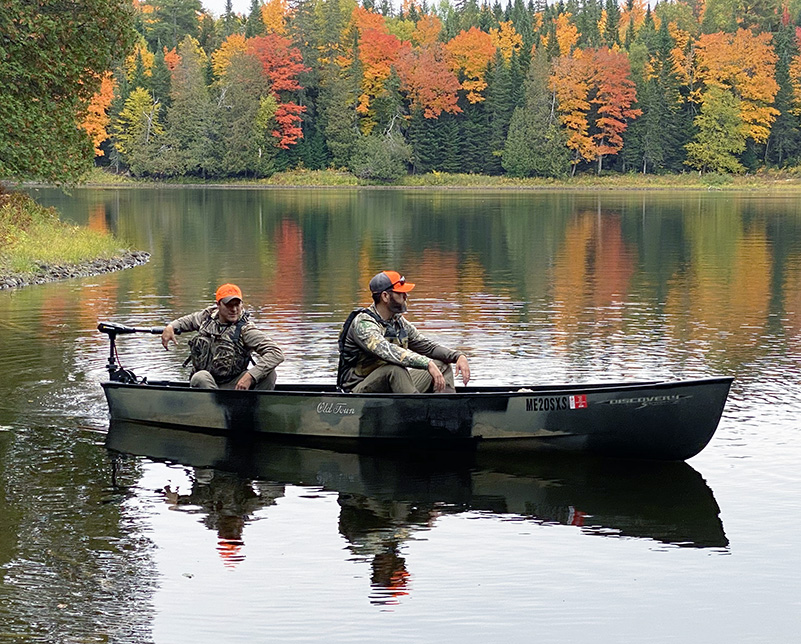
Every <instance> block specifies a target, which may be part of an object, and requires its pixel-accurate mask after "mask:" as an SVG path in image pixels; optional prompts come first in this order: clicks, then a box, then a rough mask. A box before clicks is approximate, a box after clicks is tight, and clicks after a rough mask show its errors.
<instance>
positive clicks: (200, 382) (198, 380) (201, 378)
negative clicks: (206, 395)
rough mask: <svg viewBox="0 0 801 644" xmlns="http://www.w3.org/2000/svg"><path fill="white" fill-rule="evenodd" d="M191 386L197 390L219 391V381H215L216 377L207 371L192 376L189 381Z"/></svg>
mask: <svg viewBox="0 0 801 644" xmlns="http://www.w3.org/2000/svg"><path fill="white" fill-rule="evenodd" d="M189 386H190V387H195V388H196V389H219V387H218V386H217V381H216V380H214V376H212V375H211V374H210V373H209V372H208V371H205V370H203V371H198V372H196V373H194V374H192V377H191V378H190V380H189Z"/></svg>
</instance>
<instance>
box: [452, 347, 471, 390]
mask: <svg viewBox="0 0 801 644" xmlns="http://www.w3.org/2000/svg"><path fill="white" fill-rule="evenodd" d="M459 374H461V375H462V382H463V383H464V384H465V385H466V384H467V383H468V382H470V365H469V364H467V358H466V357H465V356H464V354H462V355H460V356H459V359H458V360H457V361H456V373H455V374H454V375H455V376H456V377H457V378H458V377H459Z"/></svg>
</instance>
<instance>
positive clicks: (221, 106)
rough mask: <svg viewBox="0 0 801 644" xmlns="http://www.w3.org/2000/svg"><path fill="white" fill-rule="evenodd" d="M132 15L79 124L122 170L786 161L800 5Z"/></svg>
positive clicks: (794, 103) (607, 166) (726, 169)
mask: <svg viewBox="0 0 801 644" xmlns="http://www.w3.org/2000/svg"><path fill="white" fill-rule="evenodd" d="M93 1H94V2H97V1H99V0H93ZM131 19H132V25H133V30H132V31H133V33H132V34H131V36H130V37H129V38H128V40H127V41H126V46H125V48H124V50H123V51H122V54H123V55H118V56H117V57H116V60H115V61H114V63H113V64H111V65H109V68H108V69H107V70H106V72H105V73H101V74H99V77H100V78H99V79H98V85H97V87H96V91H94V93H93V94H92V96H91V99H90V100H88V102H86V103H84V104H80V105H79V108H80V109H78V112H77V113H78V119H77V122H78V125H79V129H81V130H82V131H83V132H85V133H86V134H87V135H88V136H89V138H90V139H91V141H92V143H93V145H94V153H95V162H96V163H97V164H99V165H103V166H107V167H109V168H111V169H112V170H114V171H116V172H123V173H128V174H130V175H133V176H137V177H151V178H157V179H167V178H188V177H192V178H198V179H201V180H202V179H219V178H258V177H267V176H270V175H272V174H273V173H275V172H278V171H283V170H287V169H291V168H307V169H326V168H331V169H337V170H347V171H350V172H352V173H353V174H355V175H356V176H357V177H359V178H361V179H364V180H372V181H377V182H391V181H394V180H397V179H399V178H400V177H403V176H404V175H406V174H408V173H413V174H422V173H430V172H443V173H445V172H461V173H474V174H483V175H503V174H505V175H509V176H514V177H567V176H570V175H574V174H576V173H598V174H600V173H609V172H618V173H635V172H636V173H656V174H664V173H681V172H687V171H697V172H702V173H707V172H715V173H745V172H755V171H757V170H760V169H763V168H794V167H796V166H797V165H799V164H801V53H799V43H801V28H800V27H799V26H798V25H799V24H800V23H801V2H799V0H795V4H793V3H792V2H791V3H787V2H783V3H780V2H779V1H778V0H751V1H750V2H748V1H746V0H690V1H688V2H684V1H681V0H675V1H672V2H659V3H657V4H655V5H654V6H651V5H647V4H645V2H644V1H643V0H625V1H624V3H623V4H619V3H618V2H617V1H616V0H606V1H605V2H604V1H603V0H567V1H560V2H558V3H553V4H547V3H545V2H544V1H543V0H528V1H527V2H525V1H524V0H510V1H509V2H508V3H506V4H501V3H500V2H499V1H498V0H496V1H495V3H494V4H491V5H490V4H488V3H486V2H484V3H482V4H479V2H478V0H460V1H458V2H456V3H452V2H450V1H449V0H440V2H438V3H436V4H434V3H432V4H429V3H428V2H427V1H426V0H422V1H419V0H404V2H403V4H402V5H400V6H397V4H396V5H393V4H391V3H389V2H388V1H387V0H383V1H382V2H381V3H380V4H376V2H375V1H374V0H363V2H362V4H357V3H356V2H355V0H267V1H266V2H262V0H253V2H252V4H251V7H250V11H249V12H248V13H247V14H246V15H238V14H235V13H234V12H233V11H232V9H231V2H230V0H229V1H228V5H227V9H226V11H225V12H224V13H223V15H221V16H219V17H215V16H213V15H211V14H210V13H208V12H206V11H204V10H203V8H202V6H201V4H200V0H152V1H151V2H150V3H145V2H141V1H137V0H134V3H133V7H132V8H131ZM118 53H119V52H118Z"/></svg>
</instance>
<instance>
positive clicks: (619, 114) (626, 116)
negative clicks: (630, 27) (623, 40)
mask: <svg viewBox="0 0 801 644" xmlns="http://www.w3.org/2000/svg"><path fill="white" fill-rule="evenodd" d="M592 67H593V71H594V74H593V76H594V79H593V80H594V84H595V88H596V91H595V97H594V98H593V99H592V100H591V101H590V102H591V103H593V104H595V105H597V112H598V118H597V120H596V121H595V127H596V128H597V129H598V132H597V133H596V134H594V135H593V140H594V141H595V144H596V151H597V154H598V155H599V156H604V155H607V154H617V153H618V152H620V150H621V148H622V147H623V132H625V130H626V127H627V121H629V120H631V119H634V118H636V117H638V116H640V115H641V114H642V110H640V109H633V108H632V107H631V106H632V105H633V104H634V102H635V101H636V98H637V91H636V89H635V85H634V81H633V80H631V78H630V76H631V67H630V66H629V58H628V56H627V55H626V54H624V53H622V52H615V51H611V50H610V49H609V48H608V47H601V48H600V49H598V50H596V51H594V52H593V57H592Z"/></svg>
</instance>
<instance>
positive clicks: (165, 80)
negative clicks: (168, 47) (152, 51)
mask: <svg viewBox="0 0 801 644" xmlns="http://www.w3.org/2000/svg"><path fill="white" fill-rule="evenodd" d="M171 86H172V73H171V72H170V69H169V67H167V62H166V60H165V59H164V49H163V48H162V49H159V50H158V51H157V52H156V55H155V58H154V60H153V69H152V70H151V75H150V93H151V94H152V95H153V98H154V100H156V101H158V103H159V105H160V106H161V109H162V116H163V115H164V110H165V109H166V108H167V107H169V106H170V92H171Z"/></svg>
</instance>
